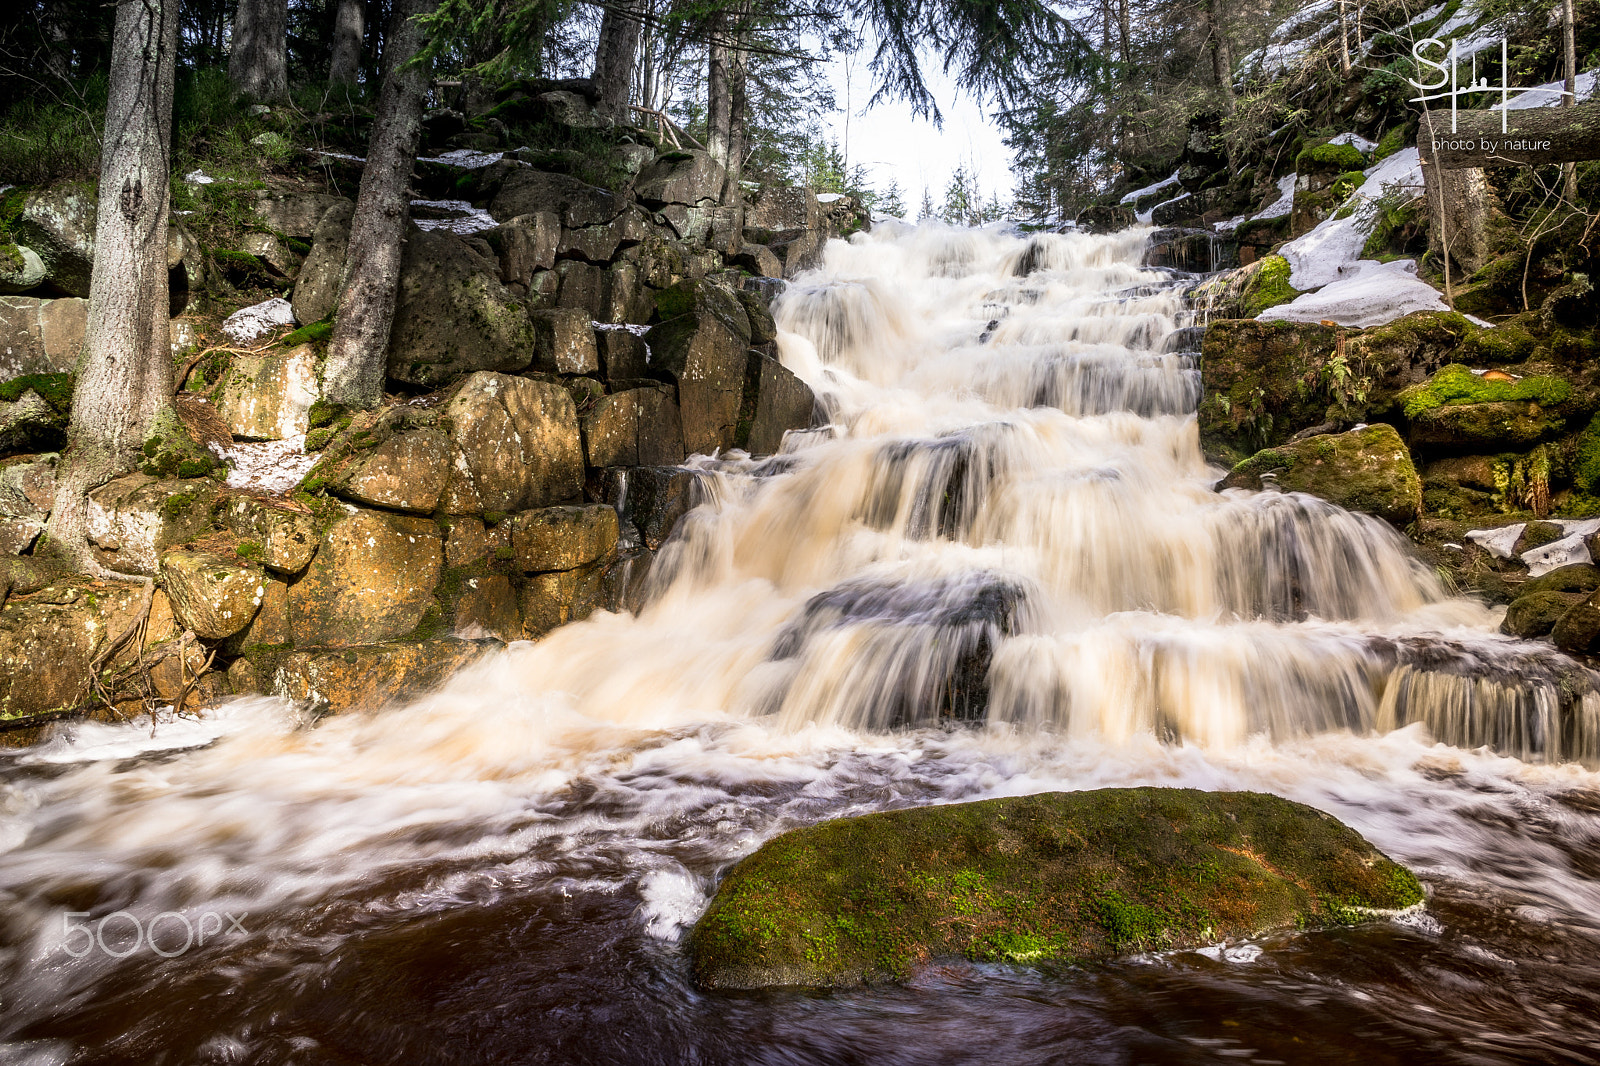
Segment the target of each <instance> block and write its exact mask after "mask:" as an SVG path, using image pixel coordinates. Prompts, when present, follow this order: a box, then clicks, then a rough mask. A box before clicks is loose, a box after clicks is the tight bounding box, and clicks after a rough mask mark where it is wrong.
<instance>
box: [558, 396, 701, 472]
mask: <svg viewBox="0 0 1600 1066" xmlns="http://www.w3.org/2000/svg"><path fill="white" fill-rule="evenodd" d="M583 444H584V453H585V456H586V458H587V460H588V464H589V465H590V466H593V467H607V466H660V465H668V464H672V463H681V462H683V459H684V451H683V425H682V423H681V421H680V420H679V417H678V404H677V401H675V400H674V399H673V398H672V388H671V387H670V386H667V385H660V386H647V387H645V388H638V389H624V390H622V391H620V392H614V393H612V394H611V395H609V396H606V397H604V398H603V399H601V401H600V402H599V403H597V404H596V405H595V407H594V409H593V410H592V411H590V412H589V413H588V414H587V415H585V416H584V418H583Z"/></svg>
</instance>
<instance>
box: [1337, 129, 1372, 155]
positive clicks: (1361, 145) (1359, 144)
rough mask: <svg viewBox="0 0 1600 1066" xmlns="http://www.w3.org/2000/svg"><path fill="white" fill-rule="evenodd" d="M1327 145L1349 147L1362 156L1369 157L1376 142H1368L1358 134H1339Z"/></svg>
mask: <svg viewBox="0 0 1600 1066" xmlns="http://www.w3.org/2000/svg"><path fill="white" fill-rule="evenodd" d="M1328 143H1329V144H1348V145H1351V146H1353V147H1354V148H1355V150H1356V151H1358V152H1360V153H1361V154H1362V155H1371V154H1372V152H1373V149H1375V148H1377V147H1378V142H1377V141H1369V140H1367V139H1366V138H1365V137H1363V136H1361V134H1359V133H1341V134H1339V136H1337V137H1334V138H1333V139H1331V140H1330V141H1328Z"/></svg>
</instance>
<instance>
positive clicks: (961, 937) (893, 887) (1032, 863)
mask: <svg viewBox="0 0 1600 1066" xmlns="http://www.w3.org/2000/svg"><path fill="white" fill-rule="evenodd" d="M1422 899H1423V894H1422V888H1421V886H1420V885H1418V883H1417V880H1416V878H1415V877H1413V876H1412V875H1411V873H1410V872H1409V871H1407V870H1406V869H1405V868H1404V867H1402V866H1399V865H1397V864H1395V863H1394V862H1392V861H1390V860H1389V859H1388V858H1387V857H1386V856H1384V855H1383V853H1382V852H1380V851H1378V850H1377V849H1376V848H1374V847H1373V846H1372V845H1371V844H1369V843H1367V841H1366V840H1364V839H1362V837H1361V836H1360V835H1359V834H1358V833H1356V832H1355V831H1354V830H1352V829H1350V828H1348V827H1347V826H1344V825H1342V824H1340V823H1339V822H1338V821H1336V820H1335V819H1333V818H1331V817H1329V816H1328V815H1326V814H1323V813H1322V812H1320V811H1318V810H1315V809H1313V808H1311V807H1307V806H1305V805H1303V804H1299V803H1294V802H1291V801H1289V800H1285V799H1280V798H1278V797H1276V796H1267V795H1261V794H1259V793H1253V792H1200V791H1196V790H1193V789H1174V788H1132V789H1121V788H1117V789H1098V790H1094V791H1087V792H1055V793H1045V794H1043V795H1035V796H1017V797H1008V798H1004V799H993V800H984V801H981V802H977V803H956V804H947V805H940V806H932V807H914V808H909V809H904V810H896V811H885V812H882V813H879V814H869V815H865V816H863V817H857V818H837V819H834V820H832V821H828V822H823V823H821V824H820V825H813V826H809V827H806V828H802V829H794V830H790V831H789V832H786V833H783V834H781V835H779V836H777V837H775V838H774V839H772V840H769V841H767V843H765V844H763V845H762V846H761V847H760V848H759V849H758V850H757V851H756V852H755V853H754V854H753V855H751V856H749V857H748V858H746V859H744V860H743V861H742V862H740V863H739V864H738V865H737V866H735V867H734V868H733V870H732V871H730V872H729V873H728V875H727V876H726V877H725V878H724V879H723V881H722V884H721V885H720V886H718V889H717V894H716V896H715V897H714V898H713V899H712V901H711V906H710V908H709V909H708V910H707V911H706V912H705V914H704V915H703V916H702V917H701V918H700V920H699V922H698V923H696V925H695V927H694V931H693V933H692V934H691V935H690V937H689V944H688V947H689V956H690V961H691V965H692V969H693V974H694V978H695V980H696V981H697V982H698V983H699V984H700V986H701V987H703V988H712V989H731V988H763V987H769V986H774V985H805V986H813V987H848V986H853V985H859V984H861V983H863V982H866V981H878V980H904V979H906V978H907V977H910V976H911V975H912V974H913V972H914V971H915V970H916V969H917V968H918V967H919V966H921V965H922V964H924V963H926V962H929V961H932V960H937V959H940V958H951V957H956V958H966V959H970V960H973V961H977V962H1009V963H1033V962H1042V961H1047V960H1048V961H1060V962H1090V961H1094V960H1102V959H1110V958H1115V957H1117V956H1121V955H1128V954H1133V953H1136V952H1147V951H1170V950H1176V949H1183V948H1197V947H1202V946H1205V945H1210V944H1215V943H1217V942H1219V941H1228V940H1234V939H1244V938H1254V937H1259V936H1262V935H1264V934H1268V933H1275V932H1287V931H1292V930H1296V929H1304V928H1315V927H1317V926H1328V925H1348V924H1353V923H1356V922H1360V921H1364V920H1367V919H1369V918H1372V917H1376V916H1379V915H1384V914H1392V913H1395V912H1396V911H1399V910H1403V909H1406V908H1409V907H1412V906H1415V905H1416V904H1418V903H1421V902H1422Z"/></svg>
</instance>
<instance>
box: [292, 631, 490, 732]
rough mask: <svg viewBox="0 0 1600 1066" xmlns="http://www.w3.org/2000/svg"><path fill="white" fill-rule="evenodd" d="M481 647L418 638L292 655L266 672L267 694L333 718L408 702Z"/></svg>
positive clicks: (464, 663) (444, 678) (479, 653)
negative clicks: (343, 713)
mask: <svg viewBox="0 0 1600 1066" xmlns="http://www.w3.org/2000/svg"><path fill="white" fill-rule="evenodd" d="M487 647H488V646H486V645H483V644H477V643H474V642H472V641H463V640H424V641H417V642H414V643H408V644H381V645H377V646H374V647H365V648H347V649H345V650H343V651H328V652H295V653H294V654H292V655H289V656H287V657H285V658H284V659H282V660H281V661H280V662H279V663H278V664H277V665H276V666H275V667H274V668H273V669H272V670H271V672H270V673H269V674H268V677H269V678H270V681H269V682H268V684H267V686H266V687H267V688H269V690H270V691H271V694H272V695H274V696H278V697H280V698H282V699H288V700H293V701H295V702H296V703H307V704H310V705H312V706H313V707H314V708H316V709H318V710H322V711H325V712H329V713H334V714H338V713H341V712H343V711H350V710H377V709H379V708H381V707H384V706H387V705H388V704H392V703H396V702H399V701H400V700H407V699H414V698H416V697H418V696H421V695H423V694H425V693H427V692H430V691H432V690H433V689H436V688H438V687H439V686H441V685H443V684H444V683H445V682H446V681H448V680H449V679H450V676H451V675H452V674H454V673H455V672H456V671H457V670H460V669H462V668H463V667H466V666H470V665H471V664H472V663H473V662H475V661H476V660H477V659H479V658H480V657H481V656H482V655H483V654H484V652H485V651H486V650H487Z"/></svg>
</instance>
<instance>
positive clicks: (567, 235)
mask: <svg viewBox="0 0 1600 1066" xmlns="http://www.w3.org/2000/svg"><path fill="white" fill-rule="evenodd" d="M648 233H649V227H648V224H647V223H646V221H645V217H644V214H643V213H642V212H641V211H640V210H639V209H638V208H637V207H630V208H628V209H627V210H626V211H624V212H622V214H620V215H618V216H617V217H616V218H614V219H612V220H611V221H610V222H603V223H600V224H598V225H593V226H578V227H574V228H571V229H568V228H565V227H563V229H562V230H561V241H560V243H559V244H558V245H557V246H556V254H557V255H558V256H560V257H561V258H563V259H573V258H577V259H587V260H588V261H589V262H591V263H609V262H610V261H611V259H612V258H613V257H614V256H615V255H616V254H617V249H618V248H620V247H622V246H623V245H625V244H637V243H639V242H640V241H642V240H644V238H645V236H646V235H647V234H648Z"/></svg>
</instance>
